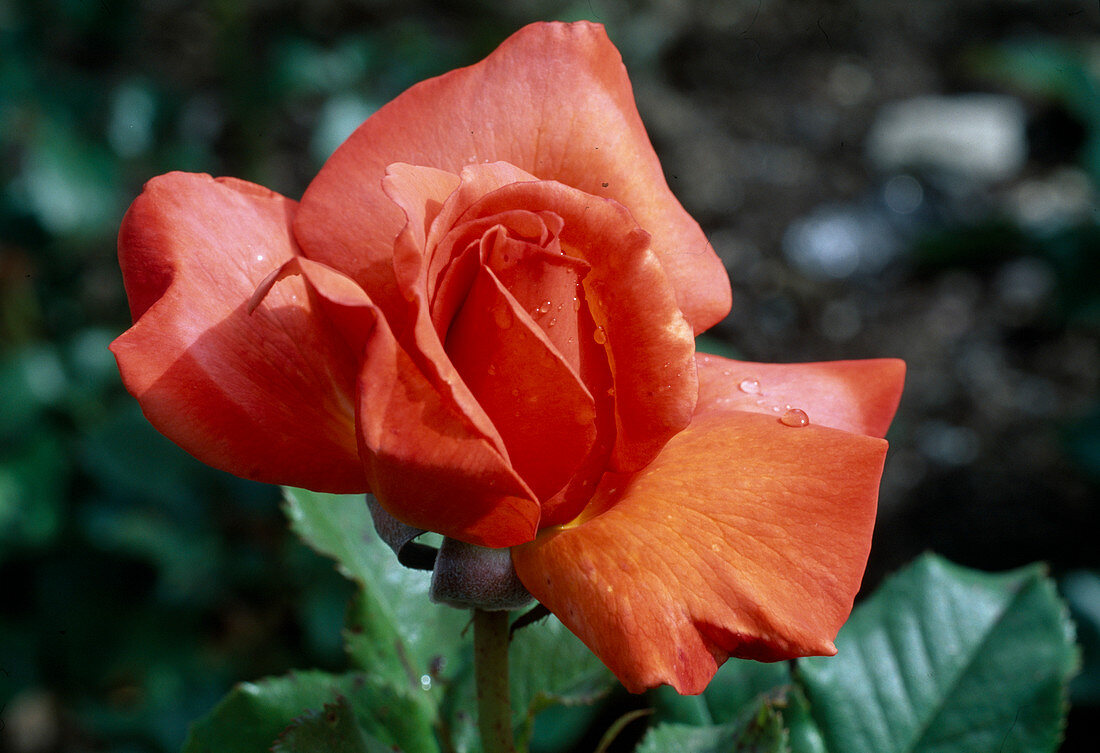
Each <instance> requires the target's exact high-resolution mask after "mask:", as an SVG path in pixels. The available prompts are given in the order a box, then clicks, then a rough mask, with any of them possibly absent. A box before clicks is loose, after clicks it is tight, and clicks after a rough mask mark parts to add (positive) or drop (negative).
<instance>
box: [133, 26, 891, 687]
mask: <svg viewBox="0 0 1100 753" xmlns="http://www.w3.org/2000/svg"><path fill="white" fill-rule="evenodd" d="M119 258H120V263H121V266H122V271H123V277H124V282H125V286H126V291H127V295H128V297H129V302H130V308H131V313H132V315H133V319H134V324H133V326H132V327H131V328H130V329H129V330H128V331H127V332H125V333H124V334H123V335H122V336H121V337H119V338H118V339H117V340H116V341H115V342H114V344H113V345H112V350H113V351H114V353H115V355H116V357H117V359H118V364H119V368H120V370H121V373H122V377H123V381H124V383H125V385H126V387H127V389H128V390H129V391H130V392H131V393H132V394H133V395H134V396H135V397H136V398H137V399H138V401H139V402H140V403H141V407H142V409H143V410H144V412H145V415H146V416H147V417H148V418H149V420H150V421H151V422H152V423H153V425H154V426H155V427H156V428H157V429H158V430H159V431H161V432H163V433H164V434H165V435H167V436H168V437H169V438H171V439H172V440H173V441H175V442H176V443H178V444H179V445H180V446H182V447H183V448H184V449H185V450H187V451H188V452H190V453H191V454H193V455H194V456H195V457H197V458H199V459H200V460H202V461H203V462H206V463H208V464H210V465H213V466H216V467H218V468H222V469H225V470H227V471H229V472H231V473H235V474H237V475H240V476H243V477H246V478H250V479H255V480H259V481H265V482H270V483H276V484H286V485H291V486H299V487H305V488H308V489H313V490H316V491H324V492H339V493H364V492H369V493H370V494H371V495H373V497H374V499H375V500H376V503H375V504H377V505H378V506H379V507H380V508H381V509H382V510H384V511H385V513H383V514H384V515H388V516H392V519H393V520H394V521H395V522H397V523H398V524H399V525H404V526H407V527H408V528H409V530H412V531H419V530H429V531H435V532H438V533H441V534H443V535H445V536H446V537H449V540H454V541H457V542H464V543H465V544H467V545H476V546H477V547H487V548H493V549H498V550H499V549H502V548H510V550H509V549H503V551H505V552H509V553H510V555H511V560H512V563H513V565H514V570H515V574H516V575H518V578H519V580H520V581H521V582H522V584H523V586H524V587H525V588H526V590H527V591H529V592H530V594H531V595H533V596H534V597H535V598H536V599H538V600H539V601H540V602H541V603H542V604H544V605H545V606H546V607H548V608H549V609H550V610H551V611H552V612H554V613H555V614H556V615H557V616H558V617H559V618H560V619H561V620H562V622H563V623H565V625H567V626H568V627H569V628H570V629H571V630H572V631H573V632H574V633H576V634H577V635H578V636H579V637H580V638H581V639H582V640H583V641H584V642H585V643H586V644H587V645H588V646H589V647H590V648H591V649H592V650H593V651H594V652H595V653H596V654H597V655H598V656H599V657H600V658H601V659H602V660H603V661H604V662H605V663H606V664H607V665H608V667H610V668H611V670H612V671H614V672H615V673H616V674H617V675H618V677H619V678H620V679H621V680H622V682H623V683H624V684H625V685H626V687H627V688H629V689H631V690H635V691H637V690H641V689H644V688H646V687H650V686H653V685H656V684H659V683H668V684H671V685H673V686H675V687H676V688H677V689H678V690H680V691H681V692H693V693H694V692H700V691H701V690H702V689H703V688H704V687H705V686H706V684H707V682H708V680H709V679H710V677H711V676H712V675H713V674H714V672H715V670H716V669H717V667H718V666H719V665H720V664H721V662H722V661H724V660H725V659H726V658H727V657H729V656H741V657H749V658H756V659H763V660H778V659H784V658H790V657H794V656H801V655H808V654H830V653H833V652H834V651H835V649H834V647H833V644H832V639H833V638H834V637H835V635H836V632H837V630H838V629H839V627H840V625H841V624H842V623H843V622H844V620H845V619H846V618H847V615H848V613H849V611H850V610H851V607H852V601H853V598H854V596H855V593H856V591H857V590H858V588H859V583H860V580H861V578H862V573H863V568H864V566H865V563H866V558H867V552H868V549H869V546H870V538H871V531H872V527H873V524H874V517H875V506H876V497H877V491H878V483H879V477H880V474H881V471H882V463H883V459H884V456H885V452H886V443H885V441H883V440H882V439H881V438H880V437H882V435H883V434H884V433H885V431H886V428H887V426H888V425H889V422H890V420H891V418H892V416H893V413H894V410H895V408H896V406H897V402H898V399H899V396H900V392H901V383H902V377H903V372H904V367H903V365H902V364H901V363H900V362H899V361H893V360H876V361H863V362H837V363H821V364H801V365H766V364H755V363H741V362H736V361H730V360H727V359H723V358H719V357H717V356H707V355H699V354H696V353H695V348H694V335H695V334H697V333H699V332H701V331H702V330H705V329H707V328H708V327H710V326H712V325H713V324H715V323H716V322H718V321H719V320H720V319H722V318H723V317H724V316H725V315H726V314H727V313H728V311H729V307H730V287H729V281H728V279H727V277H726V273H725V270H724V269H723V267H722V264H721V262H720V261H719V259H718V258H717V256H716V255H715V254H714V252H713V250H712V249H711V247H710V245H709V244H708V243H707V240H706V238H705V237H704V235H703V233H702V231H701V230H700V228H699V226H698V225H697V224H696V223H695V222H694V221H693V220H692V219H691V217H690V216H688V214H687V213H686V212H685V211H684V209H683V208H682V207H681V206H680V204H679V203H678V202H677V201H676V199H675V198H674V197H673V195H672V193H671V192H670V190H669V188H668V186H667V184H666V183H665V180H664V178H663V175H662V172H661V167H660V165H659V163H658V161H657V157H656V155H655V154H654V152H653V149H652V147H651V145H650V143H649V140H648V138H647V136H646V133H645V130H644V128H643V126H642V122H641V120H640V118H639V116H638V113H637V110H636V108H635V105H634V101H633V95H632V91H631V87H630V82H629V80H628V79H627V75H626V71H625V69H624V67H623V64H622V61H621V59H620V57H619V54H618V52H617V51H616V50H615V48H614V47H613V46H612V44H611V43H610V41H609V40H608V38H607V36H606V35H605V33H604V31H603V28H602V27H600V26H598V25H595V24H590V23H577V24H535V25H532V26H528V27H526V28H524V29H522V30H521V31H519V32H518V33H516V34H515V35H514V36H512V37H511V38H509V39H508V40H507V41H505V42H504V43H503V44H502V45H501V46H500V47H499V48H498V49H497V50H496V51H495V52H493V53H492V54H491V55H490V56H489V57H488V58H486V59H485V60H483V61H482V62H480V63H478V64H476V65H473V66H470V67H468V68H463V69H460V70H456V71H452V72H451V73H448V74H446V75H443V76H440V77H438V78H434V79H431V80H428V81H424V82H422V83H420V84H418V85H416V86H414V87H412V88H411V89H409V90H408V91H406V92H405V93H403V94H402V95H400V96H399V97H398V98H397V99H395V100H394V101H392V102H390V103H389V104H387V105H386V106H384V107H382V108H381V109H380V110H379V111H378V112H377V113H376V114H374V115H373V116H371V117H370V118H369V119H368V120H367V121H366V122H365V123H363V124H362V126H360V127H359V129H358V130H357V131H355V133H353V134H352V135H351V137H350V138H349V139H348V140H347V141H346V142H345V143H344V144H343V145H342V146H341V147H340V148H339V149H338V150H337V151H336V152H335V154H333V156H332V157H331V159H329V161H328V162H327V163H326V164H325V166H324V168H323V169H322V170H321V172H320V174H319V175H318V176H317V177H316V179H315V180H314V181H313V182H312V183H311V184H310V186H309V188H308V189H307V191H306V193H305V195H304V196H303V198H302V200H301V203H298V202H295V201H293V200H291V199H288V198H285V197H283V196H280V195H278V194H276V193H273V192H271V191H268V190H266V189H264V188H261V187H259V186H256V185H254V184H251V183H247V182H245V181H242V180H237V179H233V178H218V179H212V178H210V177H209V176H206V175H193V174H185V173H171V174H168V175H164V176H161V177H158V178H155V179H153V180H151V181H150V182H149V183H148V184H147V185H146V186H145V190H144V192H143V193H142V194H141V195H140V196H139V197H138V198H137V199H136V200H135V201H134V203H133V205H132V206H131V207H130V210H129V211H128V212H127V214H126V217H125V219H124V220H123V223H122V228H121V231H120V235H119Z"/></svg>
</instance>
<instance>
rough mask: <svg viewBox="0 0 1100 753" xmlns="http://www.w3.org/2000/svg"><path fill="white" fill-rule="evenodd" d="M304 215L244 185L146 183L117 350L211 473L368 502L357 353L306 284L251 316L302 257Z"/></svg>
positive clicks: (133, 211)
mask: <svg viewBox="0 0 1100 753" xmlns="http://www.w3.org/2000/svg"><path fill="white" fill-rule="evenodd" d="M296 206H297V205H296V203H295V202H294V201H292V200H290V199H287V198H284V197H282V196H280V195H278V194H276V193H273V192H271V191H268V190H267V189H265V188H262V187H260V186H257V185H254V184H251V183H247V182H245V181H241V180H236V179H218V180H214V179H212V178H211V177H210V176H208V175H192V174H186V173H169V174H168V175H164V176H161V177H159V178H154V179H153V180H151V181H149V182H148V183H147V184H146V186H145V190H144V192H143V193H142V194H141V195H140V196H139V197H138V198H137V199H136V200H135V201H134V203H133V204H132V205H131V207H130V209H129V211H128V212H127V213H126V217H125V218H124V220H123V223H122V228H121V230H120V233H119V262H120V265H121V267H122V273H123V280H124V282H125V285H126V292H127V296H128V297H129V300H130V306H131V311H132V313H133V315H134V319H135V323H134V325H133V326H132V327H131V328H130V329H129V330H127V331H126V332H125V333H123V334H122V335H121V336H120V337H119V338H118V339H116V340H115V341H114V343H112V345H111V350H112V351H113V352H114V354H115V357H116V359H117V360H118V366H119V370H120V371H121V373H122V379H123V383H124V384H125V385H126V388H127V389H128V390H129V391H130V392H131V394H133V395H134V396H135V397H136V398H137V399H138V402H139V403H140V404H141V407H142V410H143V411H144V412H145V415H146V416H147V417H148V419H149V421H150V422H151V423H152V424H153V426H155V427H156V428H157V430H158V431H160V432H161V433H163V434H165V435H166V436H167V437H169V438H170V439H172V440H173V441H174V442H176V443H177V444H179V445H180V446H181V447H183V448H184V449H185V450H187V451H188V452H189V453H191V454H192V455H194V456H195V457H197V458H198V459H199V460H201V461H203V462H204V463H207V464H209V465H212V466H214V467H216V468H221V469H223V470H226V471H229V472H230V473H234V474H236V475H238V476H244V477H245V478H250V479H254V480H257V481H266V482H270V483H276V484H289V485H293V486H303V487H308V488H310V489H316V490H319V491H329V492H343V493H350V492H363V491H366V490H367V488H368V487H367V480H366V478H365V475H364V473H363V468H362V464H361V462H360V460H359V455H358V451H357V447H356V438H355V426H354V412H355V410H354V395H355V381H356V377H357V373H358V364H357V363H356V359H355V357H354V354H353V353H352V352H351V350H350V349H349V348H348V347H347V345H346V343H345V342H344V340H343V338H342V337H341V336H340V334H339V332H337V331H336V329H335V328H334V327H333V325H332V323H331V322H329V321H328V320H327V319H326V318H325V317H323V316H319V315H318V312H317V310H316V309H315V306H314V303H313V301H311V299H310V297H309V295H308V293H307V291H306V289H305V286H304V285H303V283H302V282H301V281H300V280H299V281H288V282H287V283H286V284H283V285H280V286H278V290H276V291H274V292H272V293H271V294H270V295H269V296H267V298H266V299H265V300H264V301H263V303H262V305H260V306H259V307H258V308H257V309H256V310H255V312H254V313H252V314H249V312H248V302H249V299H250V297H251V296H252V293H253V291H254V290H255V289H256V287H257V286H258V285H259V284H260V282H261V281H263V279H264V278H265V276H267V275H268V274H269V273H270V272H271V271H272V270H274V269H277V268H278V267H279V265H281V264H283V263H284V262H286V261H288V260H290V259H292V258H294V257H295V256H296V255H297V254H298V253H299V251H298V248H297V246H296V244H295V242H294V238H293V235H292V234H291V229H290V225H291V222H292V220H293V218H294V214H295V210H296Z"/></svg>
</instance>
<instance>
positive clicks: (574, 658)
mask: <svg viewBox="0 0 1100 753" xmlns="http://www.w3.org/2000/svg"><path fill="white" fill-rule="evenodd" d="M508 660H509V664H510V668H511V675H512V677H511V690H512V708H513V709H514V710H515V712H516V714H517V715H518V716H521V717H522V720H521V725H520V735H519V738H518V739H519V740H520V741H521V742H522V741H525V740H528V739H530V738H531V736H532V732H533V730H535V731H537V732H538V734H539V737H540V738H541V737H542V735H543V734H544V732H543V731H544V730H546V731H549V730H550V729H553V730H554V731H556V732H557V733H559V734H558V735H556V737H558V738H559V742H560V743H561V744H562V745H564V746H565V747H569V746H568V744H566V741H564V740H561V739H560V738H561V737H562V735H561V734H560V733H562V732H565V731H566V730H565V729H564V728H565V727H572V730H571V731H572V732H573V733H574V735H575V736H576V737H579V736H580V735H581V734H582V733H583V732H584V727H586V726H587V722H588V721H590V719H591V714H589V713H585V712H578V713H572V714H569V713H567V714H564V715H562V714H558V715H557V718H556V719H554V724H553V725H541V724H539V720H538V716H539V714H541V713H543V712H544V711H548V710H549V709H552V708H554V707H560V706H567V707H591V706H592V705H593V704H595V703H596V702H597V701H599V700H600V699H602V698H603V697H604V696H606V695H607V694H608V692H610V690H611V688H613V687H614V686H615V685H616V684H617V682H616V680H615V678H614V677H613V676H612V674H611V672H609V671H608V669H607V667H605V666H604V664H603V662H601V661H600V660H599V659H597V658H596V655H595V654H593V653H592V652H591V651H590V650H589V649H588V647H587V646H585V645H584V644H583V643H581V641H580V639H579V638H577V637H576V636H575V635H573V634H572V633H571V632H569V629H568V628H566V627H565V626H564V625H562V624H561V622H560V621H559V620H558V618H557V617H554V616H553V615H550V616H548V617H547V618H545V619H543V620H540V621H539V622H537V623H535V624H534V625H529V626H527V627H525V628H523V629H522V630H518V631H516V633H515V634H514V635H513V638H512V644H511V647H510V649H509V657H508ZM569 742H575V740H572V741H569ZM559 749H562V748H559Z"/></svg>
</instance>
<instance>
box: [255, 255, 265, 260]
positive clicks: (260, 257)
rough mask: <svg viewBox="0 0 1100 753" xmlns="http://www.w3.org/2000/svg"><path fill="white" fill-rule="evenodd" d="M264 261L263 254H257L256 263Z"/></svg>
mask: <svg viewBox="0 0 1100 753" xmlns="http://www.w3.org/2000/svg"><path fill="white" fill-rule="evenodd" d="M263 260H264V255H263V254H256V261H263Z"/></svg>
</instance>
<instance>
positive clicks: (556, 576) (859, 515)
mask: <svg viewBox="0 0 1100 753" xmlns="http://www.w3.org/2000/svg"><path fill="white" fill-rule="evenodd" d="M885 453H886V443H885V442H884V441H883V440H881V439H875V438H871V437H865V436H859V435H855V434H849V433H846V432H841V431H837V430H834V429H828V428H825V427H821V426H815V425H810V426H807V427H803V428H790V427H786V426H783V425H782V424H780V423H779V421H778V420H777V419H775V418H774V417H770V416H766V415H761V414H757V413H746V412H740V411H736V412H734V411H731V412H725V411H703V412H701V413H699V414H697V415H696V418H695V420H694V421H693V422H692V425H691V426H690V427H689V428H688V429H686V430H685V431H684V432H682V433H681V434H679V435H677V436H676V437H675V438H674V439H672V441H670V442H669V443H668V445H667V446H666V447H665V449H664V451H663V452H662V453H661V454H660V455H659V456H658V457H657V459H656V460H654V461H653V463H652V464H650V465H649V466H648V467H647V468H646V469H644V470H643V471H641V472H639V473H637V474H608V475H607V476H605V477H604V480H603V482H602V483H601V486H600V488H599V490H598V491H597V495H596V498H595V499H594V500H593V505H594V507H593V513H591V514H590V512H589V511H588V510H586V511H585V513H584V514H583V515H582V516H581V519H580V520H579V521H578V522H575V523H572V524H569V525H567V526H565V527H563V528H561V529H557V530H554V531H545V532H543V533H542V534H541V535H540V536H539V537H538V539H536V540H535V541H534V542H532V543H531V544H528V545H525V546H522V547H517V548H515V549H513V553H512V557H513V561H514V563H515V566H516V571H517V573H518V574H519V576H520V579H521V580H522V581H523V584H524V585H525V586H526V587H527V589H528V590H529V591H530V592H531V593H532V595H534V596H535V598H537V599H538V600H539V601H541V602H542V603H543V604H545V605H546V606H547V607H548V608H549V609H550V610H551V611H552V612H553V613H554V614H556V615H557V616H558V617H559V618H560V619H561V620H562V622H563V623H565V625H566V626H568V627H569V629H570V630H572V631H573V632H574V633H576V634H577V635H578V636H579V637H580V638H581V640H583V641H584V642H585V643H586V644H587V645H588V646H589V648H591V649H592V650H593V651H594V652H595V653H596V655H597V656H599V657H600V659H601V660H602V661H603V662H604V663H605V664H606V665H607V666H608V667H609V668H610V669H611V670H612V671H613V672H615V674H616V675H617V676H618V677H619V679H620V680H621V681H622V682H623V684H624V685H625V686H626V687H627V689H628V690H631V691H633V692H640V691H642V690H644V689H646V688H649V687H653V686H655V685H658V684H661V683H667V684H670V685H672V686H674V687H675V688H676V689H677V690H679V691H680V692H681V693H699V692H702V690H703V689H704V688H705V687H706V685H707V683H708V682H709V680H710V678H711V677H712V676H713V675H714V672H715V671H716V670H717V668H718V666H719V665H720V664H721V663H722V662H723V661H724V660H725V659H726V658H727V657H729V656H738V657H744V658H751V659H760V660H765V661H774V660H779V659H787V658H791V657H796V656H805V655H813V654H831V653H834V651H835V649H834V647H833V644H832V640H833V638H834V637H835V636H836V633H837V631H838V630H839V628H840V626H841V624H842V623H843V622H844V620H845V619H846V618H847V616H848V614H849V612H850V611H851V608H852V601H853V599H854V598H855V595H856V592H857V591H858V590H859V584H860V580H861V578H862V575H863V569H864V565H865V563H866V560H867V553H868V550H869V548H870V545H871V532H872V529H873V527H874V519H875V507H876V497H877V492H878V483H879V477H880V474H881V471H882V464H883V460H884V458H885ZM600 510H602V512H600Z"/></svg>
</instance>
